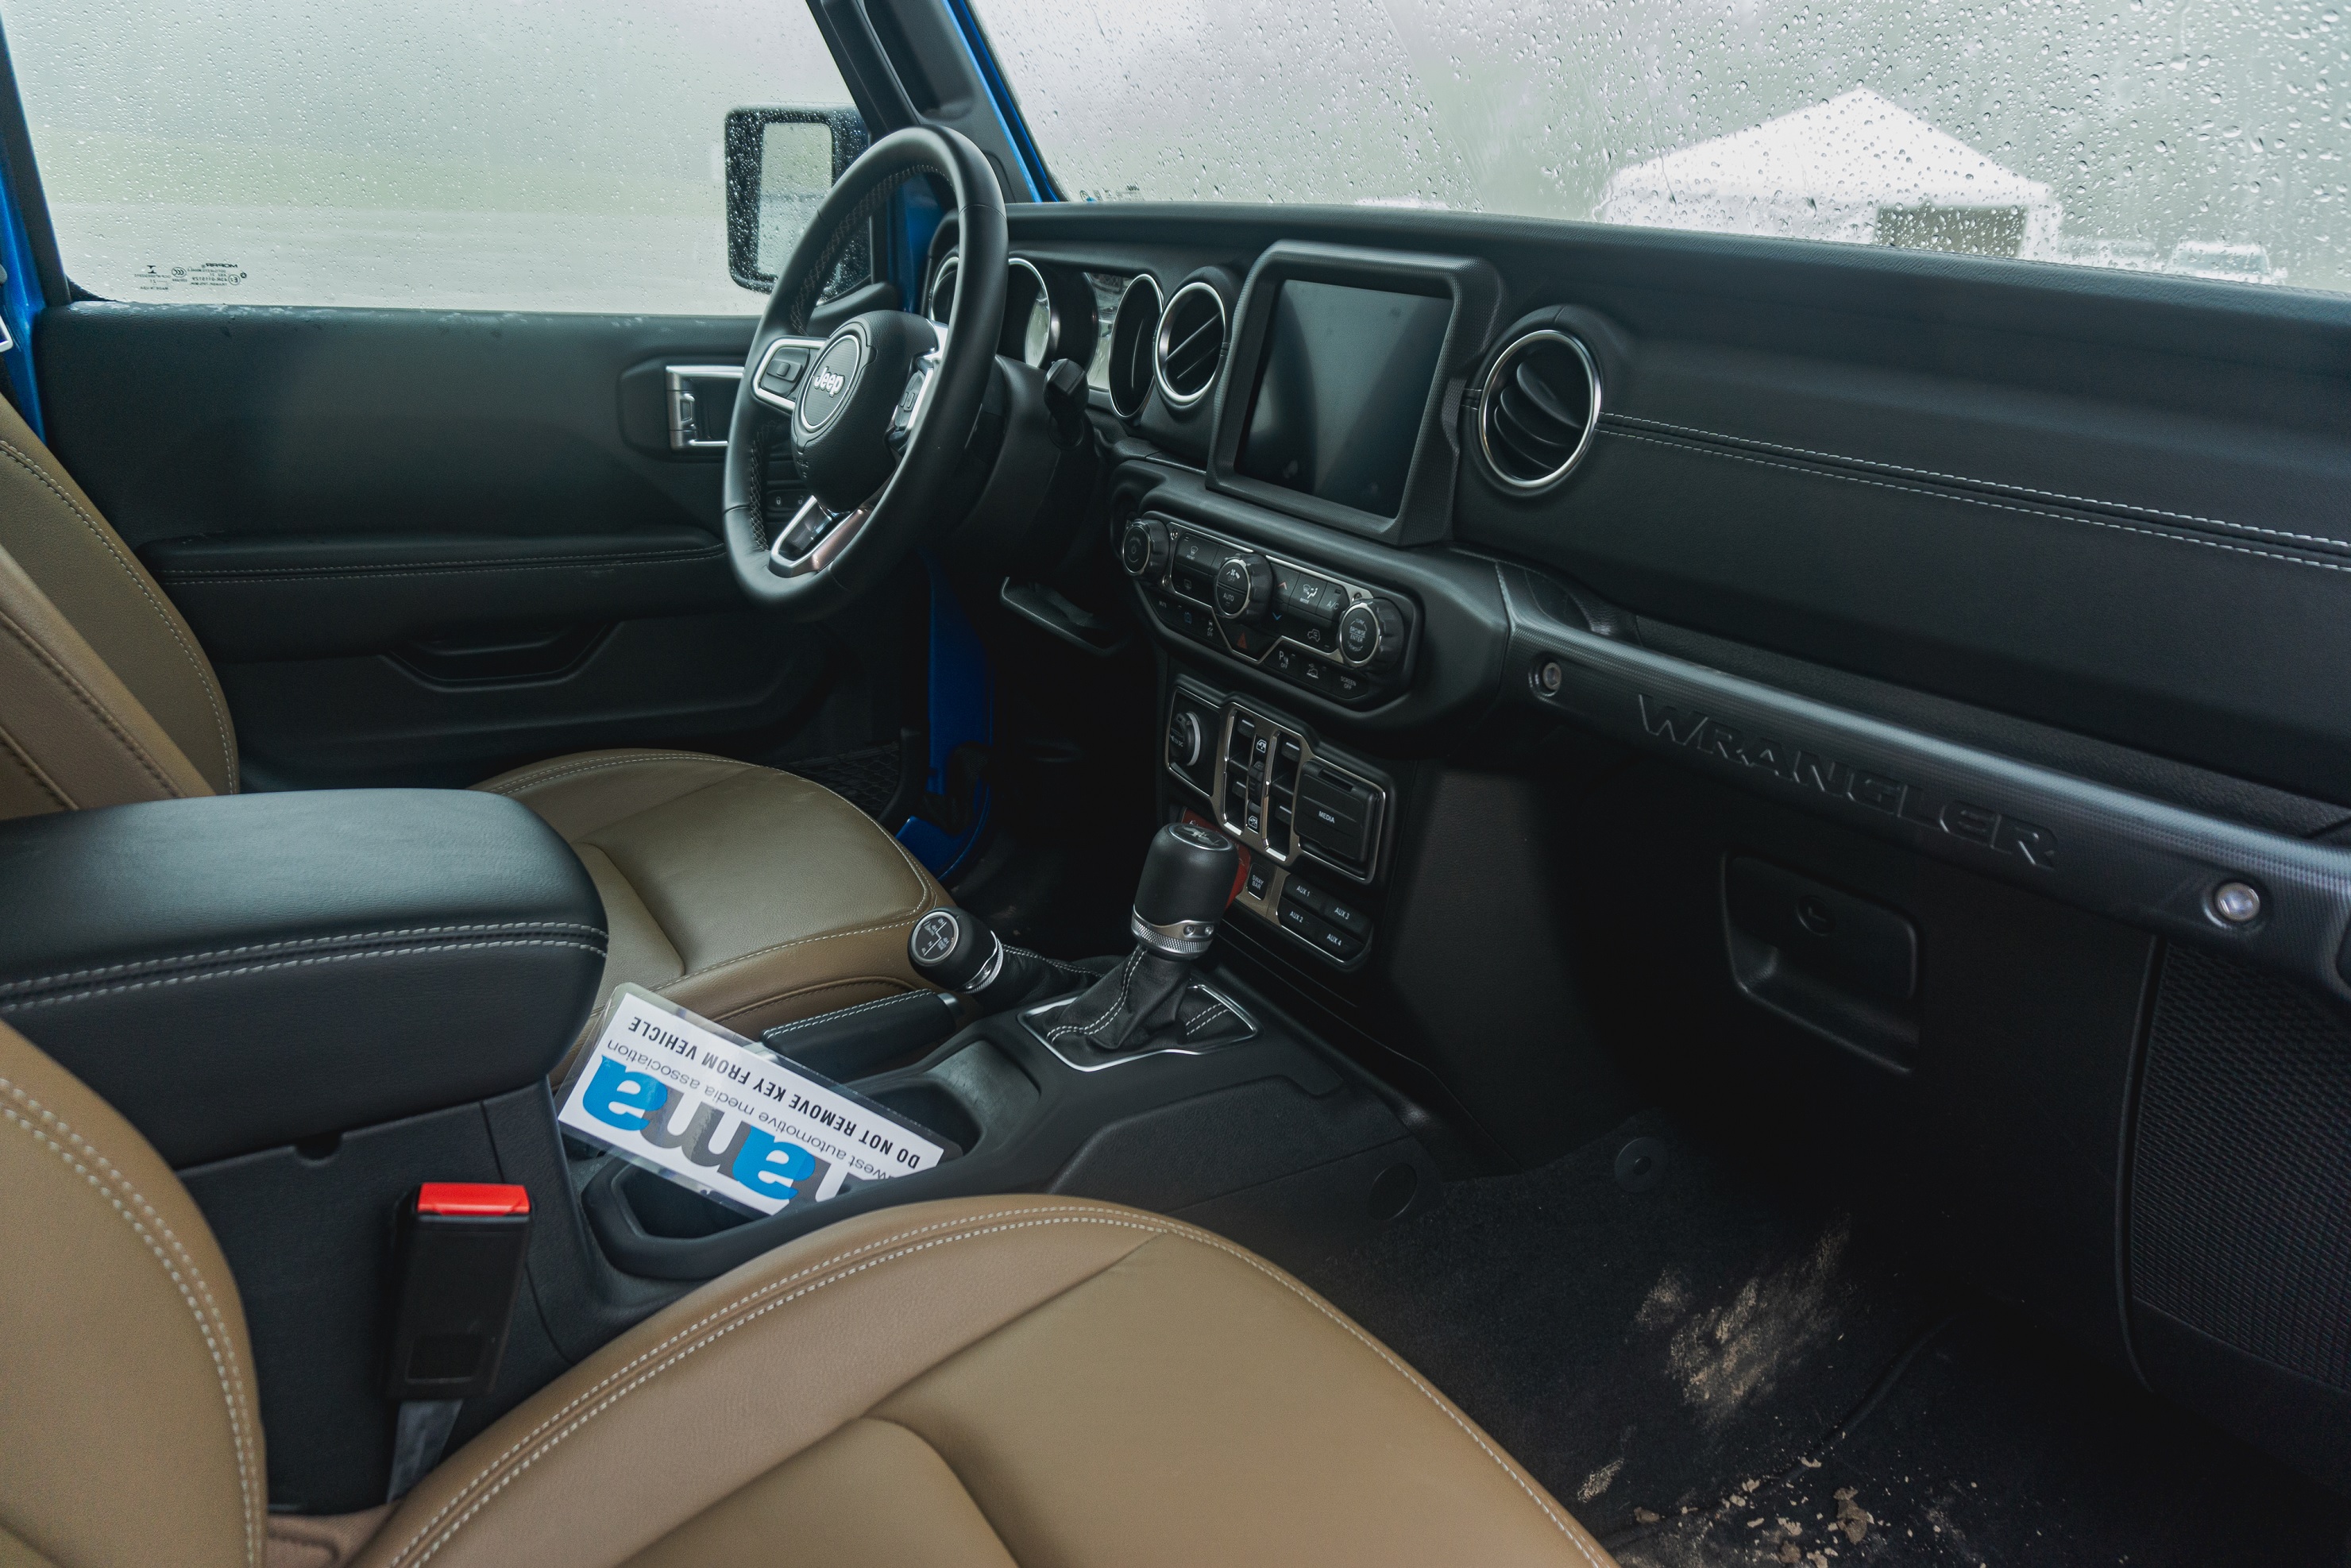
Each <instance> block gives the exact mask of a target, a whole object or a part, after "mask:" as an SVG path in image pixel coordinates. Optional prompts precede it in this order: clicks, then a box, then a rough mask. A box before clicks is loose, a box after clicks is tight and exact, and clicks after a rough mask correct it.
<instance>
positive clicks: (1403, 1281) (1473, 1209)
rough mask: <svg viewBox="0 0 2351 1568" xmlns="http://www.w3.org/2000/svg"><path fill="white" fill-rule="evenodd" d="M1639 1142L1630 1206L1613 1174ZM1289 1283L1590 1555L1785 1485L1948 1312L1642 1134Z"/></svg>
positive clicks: (1804, 1209)
mask: <svg viewBox="0 0 2351 1568" xmlns="http://www.w3.org/2000/svg"><path fill="white" fill-rule="evenodd" d="M1636 1138H1640V1139H1648V1140H1652V1143H1651V1144H1650V1145H1646V1146H1647V1147H1648V1149H1649V1152H1650V1158H1651V1160H1652V1161H1653V1162H1654V1163H1653V1166H1652V1167H1651V1168H1650V1169H1649V1170H1648V1171H1647V1172H1646V1173H1643V1172H1628V1176H1630V1177H1631V1178H1632V1181H1633V1185H1634V1186H1643V1185H1644V1184H1645V1183H1653V1185H1646V1190H1637V1191H1636V1190H1630V1189H1628V1187H1627V1186H1626V1184H1625V1182H1624V1181H1621V1180H1620V1179H1619V1177H1618V1176H1617V1174H1616V1168H1615V1167H1616V1165H1617V1157H1618V1155H1619V1152H1620V1151H1621V1150H1622V1149H1623V1148H1624V1147H1625V1145H1627V1144H1628V1143H1630V1142H1632V1141H1633V1140H1635V1139H1636ZM1288 1261H1291V1264H1292V1267H1293V1268H1295V1269H1296V1270H1297V1271H1298V1272H1299V1273H1300V1274H1301V1276H1302V1277H1303V1278H1305V1279H1306V1281H1308V1282H1309V1283H1310V1284H1312V1285H1313V1286H1314V1287H1315V1288H1316V1289H1317V1290H1320V1291H1322V1292H1323V1293H1324V1294H1325V1295H1327V1296H1329V1297H1330V1298H1331V1299H1332V1301H1335V1302H1337V1303H1338V1304H1339V1305H1340V1306H1341V1307H1343V1308H1344V1309H1345V1310H1346V1311H1347V1312H1350V1313H1352V1314H1353V1316H1354V1317H1355V1318H1356V1319H1358V1320H1359V1321H1360V1322H1363V1324H1364V1326H1365V1327H1366V1328H1369V1329H1370V1330H1372V1332H1373V1333H1376V1334H1378V1335H1379V1336H1380V1337H1381V1338H1383V1339H1384V1340H1385V1341H1386V1342H1387V1343H1389V1344H1391V1345H1394V1346H1395V1348H1396V1349H1397V1350H1398V1351H1400V1352H1401V1353H1403V1354H1404V1355H1405V1358H1406V1359H1407V1360H1409V1361H1411V1362H1412V1363H1413V1364H1415V1365H1416V1366H1417V1367H1419V1368H1420V1370H1421V1371H1422V1372H1423V1373H1425V1374H1426V1375H1427V1376H1428V1377H1429V1378H1430V1379H1431V1381H1433V1382H1435V1383H1436V1384H1437V1386H1438V1387H1440V1388H1442V1389H1444V1390H1445V1392H1446V1393H1447V1394H1448V1395H1450V1396H1452V1397H1453V1398H1454V1400H1455V1401H1457V1402H1458V1404H1460V1405H1461V1406H1462V1407H1463V1408H1465V1409H1466V1410H1468V1412H1469V1414H1470V1415H1471V1416H1473V1417H1475V1418H1476V1419H1477V1420H1478V1421H1479V1423H1480V1424H1481V1425H1483V1426H1484V1427H1486V1428H1487V1429H1488V1430H1489V1431H1490V1432H1492V1433H1493V1434H1494V1435H1495V1437H1499V1438H1500V1439H1501V1441H1502V1443H1503V1445H1504V1446H1505V1447H1507V1448H1509V1449H1510V1452H1511V1453H1512V1454H1514V1455H1516V1456H1517V1457H1518V1458H1519V1460H1520V1463H1522V1464H1524V1465H1525V1466H1526V1467H1527V1469H1529V1470H1531V1471H1532V1472H1533V1473H1534V1475H1535V1477H1536V1478H1537V1479H1540V1480H1541V1481H1542V1483H1543V1484H1544V1485H1545V1486H1547V1487H1548V1488H1550V1489H1551V1490H1552V1492H1553V1494H1555V1495H1556V1496H1557V1497H1558V1498H1559V1499H1560V1500H1562V1501H1563V1502H1565V1503H1566V1504H1567V1505H1568V1506H1569V1507H1570V1508H1571V1509H1573V1511H1575V1513H1576V1515H1577V1517H1578V1518H1580V1519H1581V1520H1583V1522H1584V1523H1585V1525H1586V1526H1587V1527H1589V1528H1590V1529H1592V1530H1593V1531H1594V1532H1595V1533H1598V1534H1600V1535H1603V1536H1607V1535H1610V1534H1613V1533H1615V1532H1618V1531H1625V1530H1628V1529H1633V1528H1636V1527H1638V1526H1640V1525H1641V1524H1643V1523H1645V1522H1647V1521H1655V1520H1662V1519H1666V1518H1675V1517H1680V1516H1681V1514H1682V1511H1683V1510H1686V1509H1687V1510H1698V1509H1710V1508H1712V1507H1714V1506H1716V1505H1717V1504H1719V1502H1720V1500H1722V1497H1723V1496H1724V1495H1725V1491H1726V1489H1729V1488H1735V1487H1737V1486H1738V1485H1739V1484H1740V1482H1741V1481H1742V1480H1744V1479H1749V1478H1754V1477H1763V1476H1769V1475H1772V1474H1776V1473H1777V1472H1779V1471H1780V1470H1782V1469H1787V1468H1789V1467H1791V1466H1793V1465H1794V1464H1795V1463H1796V1461H1797V1458H1798V1457H1799V1456H1800V1454H1802V1452H1803V1451H1804V1450H1805V1449H1806V1448H1807V1447H1808V1446H1809V1445H1811V1444H1813V1443H1814V1442H1815V1441H1816V1440H1817V1439H1818V1438H1819V1437H1820V1436H1821V1435H1822V1434H1823V1433H1824V1432H1826V1431H1829V1430H1831V1429H1833V1428H1834V1427H1835V1426H1836V1425H1837V1423H1838V1422H1839V1421H1840V1420H1842V1419H1843V1418H1844V1416H1845V1415H1846V1414H1847V1413H1848V1412H1849V1411H1851V1410H1852V1409H1853V1408H1854V1407H1855V1406H1856V1405H1857V1404H1859V1403H1860V1402H1861V1400H1862V1399H1863V1398H1864V1397H1865V1396H1866V1395H1867V1393H1868V1392H1869V1390H1870V1388H1871V1386H1872V1385H1874V1384H1875V1383H1876V1381H1877V1379H1878V1377H1879V1376H1880V1375H1881V1374H1882V1373H1883V1372H1884V1370H1885V1368H1886V1366H1887V1364H1890V1363H1891V1362H1892V1361H1894V1359H1895V1358H1896V1357H1897V1356H1899V1355H1900V1354H1901V1353H1902V1351H1903V1350H1904V1349H1905V1347H1907V1345H1908V1344H1910V1343H1912V1342H1913V1341H1914V1340H1916V1339H1917V1336H1918V1334H1919V1333H1921V1332H1922V1331H1923V1330H1924V1329H1925V1328H1926V1327H1927V1326H1928V1325H1929V1324H1930V1323H1932V1322H1935V1321H1936V1320H1937V1319H1938V1318H1939V1317H1941V1316H1942V1315H1944V1314H1945V1313H1946V1312H1949V1291H1948V1290H1947V1289H1946V1288H1945V1287H1943V1286H1941V1285H1940V1284H1939V1283H1938V1282H1937V1281H1931V1280H1928V1279H1925V1278H1921V1277H1914V1276H1913V1275H1911V1274H1910V1273H1909V1272H1907V1270H1906V1269H1905V1267H1904V1265H1903V1264H1902V1262H1901V1261H1900V1260H1899V1259H1898V1256H1897V1255H1896V1253H1895V1252H1894V1250H1893V1249H1890V1248H1888V1247H1886V1246H1885V1245H1883V1244H1882V1243H1881V1242H1880V1241H1879V1240H1878V1239H1876V1237H1874V1236H1873V1234H1872V1233H1871V1231H1870V1229H1869V1228H1868V1226H1867V1225H1866V1224H1865V1222H1862V1221H1858V1220H1856V1219H1855V1218H1854V1217H1853V1216H1851V1215H1849V1214H1845V1213H1843V1212H1841V1211H1839V1210H1838V1209H1837V1208H1836V1207H1834V1206H1833V1205H1831V1204H1829V1203H1826V1202H1824V1201H1817V1200H1814V1199H1813V1198H1810V1197H1805V1196H1802V1195H1801V1194H1799V1193H1794V1192H1792V1191H1791V1190H1788V1189H1784V1188H1782V1187H1780V1186H1776V1185H1775V1184H1773V1183H1771V1182H1766V1181H1762V1180H1759V1179H1757V1178H1756V1176H1754V1175H1753V1174H1751V1173H1749V1172H1747V1171H1745V1170H1743V1169H1741V1168H1740V1167H1738V1166H1733V1165H1731V1164H1730V1163H1729V1162H1728V1161H1726V1160H1725V1159H1724V1158H1723V1157H1721V1156H1719V1155H1713V1154H1710V1153H1708V1152H1707V1151H1705V1150H1703V1149H1701V1148H1700V1147H1699V1146H1698V1145H1697V1144H1695V1143H1694V1142H1693V1141H1692V1140H1691V1139H1690V1138H1689V1137H1688V1136H1687V1134H1685V1133H1684V1132H1683V1131H1682V1130H1681V1129H1680V1128H1678V1127H1677V1125H1676V1124H1673V1123H1672V1122H1670V1121H1668V1120H1667V1119H1666V1118H1665V1117H1663V1116H1662V1115H1658V1114H1655V1113H1651V1114H1647V1115H1645V1116H1643V1117H1639V1118H1636V1119H1635V1121H1633V1122H1631V1123H1628V1124H1626V1125H1625V1126H1624V1127H1622V1128H1620V1129H1619V1130H1618V1131H1617V1132H1616V1133H1614V1134H1611V1135H1610V1136H1609V1137H1606V1138H1604V1139H1601V1140H1599V1141H1597V1142H1596V1143H1594V1144H1593V1145H1590V1146H1588V1147H1586V1148H1584V1149H1583V1150H1581V1151H1578V1152H1577V1153H1575V1154H1572V1155H1567V1156H1566V1157H1564V1158H1562V1159H1560V1160H1557V1161H1554V1162H1553V1163H1552V1164H1551V1165H1549V1166H1544V1167H1542V1168H1541V1169H1540V1170H1536V1171H1531V1172H1527V1173H1525V1174H1522V1175H1518V1176H1499V1177H1493V1178H1488V1179H1481V1180H1471V1181H1463V1182H1456V1183H1453V1184H1450V1185H1449V1186H1448V1187H1447V1194H1446V1198H1445V1201H1444V1202H1443V1203H1442V1204H1440V1205H1438V1206H1437V1207H1435V1208H1433V1209H1431V1210H1429V1211H1427V1212H1426V1213H1424V1214H1422V1215H1420V1216H1418V1217H1416V1218H1413V1219H1410V1220H1406V1221H1405V1222H1404V1223H1402V1224H1400V1225H1397V1226H1395V1227H1394V1228H1391V1229H1389V1230H1387V1231H1385V1232H1384V1233H1383V1234H1382V1235H1380V1236H1379V1237H1376V1238H1374V1239H1373V1240H1371V1241H1370V1242H1368V1243H1365V1244H1364V1245H1363V1246H1361V1247H1358V1248H1356V1249H1352V1250H1350V1251H1346V1252H1343V1253H1340V1254H1338V1255H1336V1256H1332V1257H1327V1258H1322V1259H1319V1260H1288Z"/></svg>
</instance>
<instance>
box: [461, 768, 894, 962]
mask: <svg viewBox="0 0 2351 1568" xmlns="http://www.w3.org/2000/svg"><path fill="white" fill-rule="evenodd" d="M688 758H690V759H692V760H694V761H696V762H724V763H726V764H729V765H730V766H732V767H736V768H747V769H749V770H751V771H753V772H758V773H774V774H777V775H779V776H780V777H782V778H786V779H791V780H792V781H793V782H794V783H796V784H802V785H805V786H807V787H808V788H809V789H814V790H815V791H817V792H818V793H819V794H820V795H824V796H828V797H830V798H831V799H832V800H838V801H840V802H841V805H843V806H845V807H847V808H848V809H849V810H852V811H856V812H857V814H858V816H860V817H861V818H863V819H864V820H865V821H869V822H872V821H873V819H872V818H871V817H867V816H866V815H865V813H864V812H863V811H861V810H858V809H857V807H856V806H855V805H854V804H853V803H852V802H851V800H849V799H848V797H846V796H844V795H841V794H840V793H839V792H837V791H835V790H832V789H827V788H825V786H823V785H821V784H820V783H818V782H817V781H816V780H815V779H810V778H806V777H804V776H802V775H800V774H798V773H794V772H792V771H790V770H789V769H788V768H766V767H762V766H761V765H760V764H758V763H757V762H745V761H742V760H741V759H739V758H733V757H714V756H712V755H710V754H709V753H707V752H702V751H648V752H643V753H640V754H638V755H635V756H632V757H610V758H603V759H602V760H601V761H596V762H583V763H579V764H577V765H574V766H571V767H568V768H553V769H551V770H542V771H540V772H538V773H527V774H524V775H523V776H522V777H521V778H518V779H507V781H506V782H505V783H503V784H498V785H494V786H491V787H490V793H492V794H494V795H507V796H511V795H513V794H515V793H516V792H517V791H519V790H522V789H530V788H533V787H535V786H537V785H540V784H551V783H553V782H554V781H555V780H556V779H569V778H572V777H574V776H575V775H578V774H581V773H593V772H596V771H598V770H599V769H601V768H638V767H643V766H644V765H646V764H649V763H658V762H672V761H680V760H684V759H688ZM666 803H667V802H664V804H666ZM608 825H609V824H608ZM874 826H875V827H876V828H877V829H879V828H880V827H881V824H880V823H878V822H876V823H874ZM591 831H594V830H591ZM882 836H883V838H885V839H888V840H889V841H890V847H891V848H892V849H893V850H895V851H897V852H898V858H899V859H900V860H901V861H903V862H905V866H906V870H907V871H908V872H910V873H913V875H914V903H913V904H911V905H910V906H909V907H908V908H907V910H906V915H907V916H908V917H911V916H913V915H920V914H922V913H923V912H924V911H925V910H926V909H928V908H929V907H930V904H931V883H930V878H929V873H927V872H925V870H924V868H923V865H922V862H919V861H917V860H916V859H915V858H914V855H913V854H912V853H910V852H908V851H907V849H906V846H905V845H904V844H902V843H900V842H899V841H898V840H897V839H896V838H895V837H894V836H893V835H892V834H891V833H889V832H887V831H883V835H882ZM616 869H617V868H616ZM876 929H878V927H876ZM834 935H845V934H844V933H835V934H834ZM761 951H763V952H774V951H776V949H775V948H772V947H770V948H763V949H761ZM738 956H741V957H745V958H749V957H756V956H758V955H757V954H752V953H745V954H741V955H738ZM734 961H735V960H734V959H732V958H722V959H720V960H719V964H730V963H733V962H734ZM708 967H711V968H716V967H719V965H718V964H714V965H710V966H708ZM680 978H684V976H681V977H680ZM673 983H674V982H673Z"/></svg>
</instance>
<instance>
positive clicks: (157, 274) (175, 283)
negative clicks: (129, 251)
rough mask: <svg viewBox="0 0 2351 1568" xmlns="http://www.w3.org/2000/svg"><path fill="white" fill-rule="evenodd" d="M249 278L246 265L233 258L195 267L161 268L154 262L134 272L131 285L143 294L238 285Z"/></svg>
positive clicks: (204, 262) (197, 264)
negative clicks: (239, 264)
mask: <svg viewBox="0 0 2351 1568" xmlns="http://www.w3.org/2000/svg"><path fill="white" fill-rule="evenodd" d="M245 279H246V271H245V268H243V267H239V266H237V264H236V263H235V262H233V261H200V262H198V263H196V264H195V265H194V266H193V267H158V266H156V265H155V264H154V263H153V262H152V261H151V262H149V263H148V264H147V265H146V266H144V267H141V268H140V269H139V270H138V271H136V272H134V273H132V274H131V287H133V288H135V289H137V290H138V291H139V292H140V293H141V294H169V293H170V292H171V291H172V289H174V288H204V289H221V288H235V287H236V286H237V285H238V284H240V283H243V282H244V281H245Z"/></svg>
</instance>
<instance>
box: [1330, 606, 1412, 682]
mask: <svg viewBox="0 0 2351 1568" xmlns="http://www.w3.org/2000/svg"><path fill="white" fill-rule="evenodd" d="M1339 656H1340V657H1341V658H1343V659H1344V660H1346V661H1347V663H1348V664H1353V666H1354V667H1355V668H1357V669H1359V670H1368V671H1370V672H1371V673H1372V674H1383V673H1384V672H1386V671H1388V670H1393V669H1395V667H1396V665H1397V664H1399V663H1400V662H1402V660H1403V658H1404V612H1402V611H1400V610H1398V609H1397V608H1396V607H1395V605H1394V604H1392V603H1390V602H1389V601H1387V600H1384V599H1365V600H1359V601H1356V602H1355V603H1353V604H1350V605H1349V606H1347V609H1346V612H1344V613H1343V614H1342V615H1341V616H1340V617H1339Z"/></svg>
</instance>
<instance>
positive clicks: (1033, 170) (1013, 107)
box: [946, 0, 1061, 202]
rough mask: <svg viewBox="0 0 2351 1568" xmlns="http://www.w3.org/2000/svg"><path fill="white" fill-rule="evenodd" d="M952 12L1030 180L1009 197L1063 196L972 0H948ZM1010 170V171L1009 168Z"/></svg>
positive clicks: (1020, 199)
mask: <svg viewBox="0 0 2351 1568" xmlns="http://www.w3.org/2000/svg"><path fill="white" fill-rule="evenodd" d="M946 6H947V11H948V13H949V14H950V15H951V16H954V17H955V19H956V28H957V29H958V30H960V31H961V32H962V34H963V44H964V47H965V48H967V49H969V50H970V51H971V62H972V65H973V66H974V67H975V68H977V70H978V72H979V79H980V80H981V81H983V82H985V83H986V84H987V96H988V99H989V100H990V102H991V105H992V107H993V108H994V109H995V110H996V122H997V124H998V125H999V126H1001V127H1003V129H1004V139H1005V140H1006V141H1009V142H1011V143H1012V150H1013V151H1014V152H1017V153H1018V154H1019V157H1020V162H1021V165H1022V166H1021V168H1020V171H1019V172H1020V174H1021V176H1022V177H1023V178H1024V179H1025V180H1026V181H1027V182H1028V185H1029V189H1028V191H1027V192H1026V193H1021V192H1018V191H1007V192H1005V193H1004V194H1005V199H1006V200H1008V201H1014V202H1056V201H1059V200H1061V197H1060V196H1058V195H1056V194H1055V193H1054V191H1053V181H1052V177H1051V176H1050V175H1049V174H1048V173H1046V172H1045V160H1044V158H1043V157H1042V156H1040V154H1039V153H1038V152H1037V143H1036V141H1034V139H1032V138H1031V137H1030V136H1029V122H1028V121H1027V120H1023V119H1021V117H1020V105H1019V103H1018V102H1016V101H1014V99H1013V97H1012V89H1011V88H1010V87H1009V86H1008V85H1007V84H1006V82H1005V80H1004V72H1003V71H1002V70H1000V69H998V67H997V64H996V51H995V50H994V49H991V48H989V47H987V34H986V33H985V32H983V31H981V30H980V26H979V18H978V17H977V16H973V15H972V14H971V5H970V0H946ZM1007 172H1010V171H1007Z"/></svg>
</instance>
